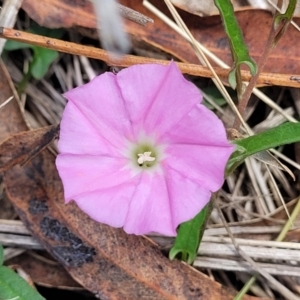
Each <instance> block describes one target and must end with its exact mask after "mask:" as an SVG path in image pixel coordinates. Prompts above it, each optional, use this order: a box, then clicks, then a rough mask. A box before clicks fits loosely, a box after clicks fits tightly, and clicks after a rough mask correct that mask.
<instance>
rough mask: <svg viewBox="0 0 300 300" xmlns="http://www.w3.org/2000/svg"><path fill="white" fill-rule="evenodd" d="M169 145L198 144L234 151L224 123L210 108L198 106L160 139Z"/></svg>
mask: <svg viewBox="0 0 300 300" xmlns="http://www.w3.org/2000/svg"><path fill="white" fill-rule="evenodd" d="M159 141H160V142H162V143H167V144H197V145H199V144H200V145H210V146H213V145H216V146H221V147H228V148H229V149H231V150H232V151H233V149H234V146H233V145H231V144H230V143H229V142H228V140H227V137H226V131H225V128H224V125H223V123H222V121H221V120H220V119H219V118H218V117H217V116H216V115H215V114H214V113H213V112H212V111H210V110H209V109H208V108H206V107H205V106H204V105H202V104H197V105H195V106H194V107H193V109H191V110H190V111H189V112H188V113H187V114H186V115H185V116H184V118H182V120H181V121H180V122H179V123H177V124H176V126H174V127H173V128H172V130H171V131H169V132H166V133H165V134H164V135H163V136H161V137H160V139H159Z"/></svg>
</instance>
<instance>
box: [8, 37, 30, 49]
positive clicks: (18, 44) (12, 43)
mask: <svg viewBox="0 0 300 300" xmlns="http://www.w3.org/2000/svg"><path fill="white" fill-rule="evenodd" d="M31 47H32V46H31V45H29V44H25V43H21V42H17V41H12V40H7V41H6V43H5V46H4V50H7V51H14V50H20V49H27V48H31Z"/></svg>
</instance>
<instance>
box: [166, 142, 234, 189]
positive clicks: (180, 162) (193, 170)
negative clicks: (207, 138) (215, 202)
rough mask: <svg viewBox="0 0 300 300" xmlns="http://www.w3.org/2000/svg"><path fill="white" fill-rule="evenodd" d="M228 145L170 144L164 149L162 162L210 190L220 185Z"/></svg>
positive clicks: (228, 151)
mask: <svg viewBox="0 0 300 300" xmlns="http://www.w3.org/2000/svg"><path fill="white" fill-rule="evenodd" d="M231 152H232V151H231V149H230V148H229V147H228V148H227V147H224V148H222V147H218V146H202V145H184V144H182V145H180V144H178V145H172V146H168V147H167V148H166V149H165V153H166V159H165V160H164V161H163V163H164V164H166V165H168V166H170V168H172V169H174V170H176V171H178V172H179V173H180V174H181V175H183V176H184V177H187V178H189V179H191V180H193V181H195V182H197V183H198V184H199V185H200V186H202V187H203V188H205V189H208V190H210V191H212V192H215V191H217V190H218V189H220V188H221V187H222V184H223V182H224V170H225V165H226V162H227V160H228V158H229V156H230V154H231Z"/></svg>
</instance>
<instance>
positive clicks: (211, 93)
mask: <svg viewBox="0 0 300 300" xmlns="http://www.w3.org/2000/svg"><path fill="white" fill-rule="evenodd" d="M201 92H202V94H203V102H202V104H203V105H205V106H206V107H207V108H208V109H210V110H212V109H214V107H213V106H212V105H211V104H210V103H209V102H208V101H207V100H206V99H207V97H209V98H210V99H211V100H213V101H214V102H215V103H216V104H217V105H218V106H223V105H225V104H227V102H226V100H225V99H224V97H223V95H222V94H221V93H220V91H219V90H218V89H217V88H216V86H209V87H205V88H201ZM227 92H228V93H229V95H230V96H231V98H232V99H233V100H236V92H235V91H233V90H232V89H231V88H229V89H227Z"/></svg>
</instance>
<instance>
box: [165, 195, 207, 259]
mask: <svg viewBox="0 0 300 300" xmlns="http://www.w3.org/2000/svg"><path fill="white" fill-rule="evenodd" d="M211 209H212V201H210V202H209V203H208V204H207V205H206V206H205V207H204V208H203V209H202V210H201V212H200V213H199V214H198V215H197V216H196V217H194V219H192V220H190V221H188V222H185V223H182V224H181V225H180V227H179V229H178V232H177V236H176V238H175V242H174V245H173V247H172V248H171V250H170V252H169V258H170V259H171V260H172V259H174V258H175V257H176V256H178V255H180V256H181V260H183V261H186V262H187V263H188V264H191V263H193V261H194V260H195V257H196V255H197V251H198V248H199V244H200V241H201V238H202V235H203V232H204V229H205V225H206V221H207V219H208V217H209V215H210V212H211Z"/></svg>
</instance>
